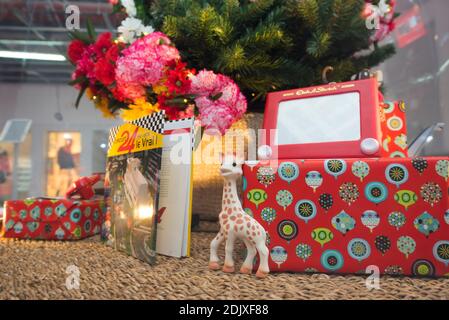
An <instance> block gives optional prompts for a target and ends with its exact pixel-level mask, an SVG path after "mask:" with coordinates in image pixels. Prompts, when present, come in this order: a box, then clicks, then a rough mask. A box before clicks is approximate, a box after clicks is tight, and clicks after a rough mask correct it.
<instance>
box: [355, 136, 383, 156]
mask: <svg viewBox="0 0 449 320" xmlns="http://www.w3.org/2000/svg"><path fill="white" fill-rule="evenodd" d="M379 148H380V144H379V141H377V140H376V139H374V138H366V139H363V140H362V142H361V143H360V149H362V152H363V153H364V154H366V155H373V154H375V153H376V152H377V151H379Z"/></svg>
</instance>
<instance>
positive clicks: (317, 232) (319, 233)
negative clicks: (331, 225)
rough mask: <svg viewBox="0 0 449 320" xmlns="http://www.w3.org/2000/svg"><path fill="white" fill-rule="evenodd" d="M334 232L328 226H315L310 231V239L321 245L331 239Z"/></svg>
mask: <svg viewBox="0 0 449 320" xmlns="http://www.w3.org/2000/svg"><path fill="white" fill-rule="evenodd" d="M333 238H334V234H333V233H332V231H330V230H329V229H328V228H315V229H313V231H312V239H313V240H315V241H316V242H318V243H319V244H320V245H321V246H324V245H325V244H326V243H328V242H329V241H331V240H332V239H333Z"/></svg>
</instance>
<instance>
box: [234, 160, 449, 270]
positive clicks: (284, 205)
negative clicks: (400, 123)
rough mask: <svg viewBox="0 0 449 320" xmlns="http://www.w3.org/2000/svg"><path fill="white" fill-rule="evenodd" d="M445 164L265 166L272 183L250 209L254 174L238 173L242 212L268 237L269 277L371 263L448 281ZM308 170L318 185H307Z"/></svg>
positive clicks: (307, 162) (375, 162)
mask: <svg viewBox="0 0 449 320" xmlns="http://www.w3.org/2000/svg"><path fill="white" fill-rule="evenodd" d="M446 161H447V160H446V158H441V157H426V158H417V159H407V158H380V159H374V158H372V159H371V158H367V159H363V161H362V160H361V159H344V160H343V159H323V160H309V159H306V160H286V161H282V160H279V162H278V163H277V164H276V163H271V164H267V163H265V164H263V165H262V164H261V165H260V166H264V167H265V168H266V167H270V168H271V170H269V171H270V172H273V173H275V177H274V179H272V183H271V184H270V185H269V186H267V188H264V191H265V192H266V199H265V201H264V202H263V203H259V204H258V205H257V206H256V204H255V203H254V202H251V200H248V196H247V195H248V194H249V193H251V192H252V191H251V190H255V189H260V186H261V185H260V182H259V180H258V177H257V175H256V174H255V172H257V170H253V171H251V170H250V168H249V167H244V175H245V178H246V183H247V189H246V191H245V194H244V197H243V198H244V199H246V200H245V204H244V207H245V208H248V210H251V211H252V212H253V213H254V217H255V218H256V219H257V220H258V221H259V222H260V223H261V224H262V226H263V227H264V228H265V229H266V230H267V232H268V234H269V238H270V243H269V249H270V250H273V248H275V250H274V251H272V256H273V257H274V260H275V261H274V260H273V259H272V258H270V267H271V268H272V270H273V271H279V272H281V271H293V272H295V271H296V272H305V271H306V270H316V272H325V273H365V270H366V268H367V267H368V266H370V265H375V266H377V267H379V269H380V271H381V273H384V274H390V275H401V274H402V275H414V276H425V277H429V276H449V201H448V182H447V181H446V180H447V175H446V174H444V172H445V167H446V163H447V162H446ZM283 162H286V163H287V165H283ZM292 163H293V164H294V165H292ZM279 168H290V169H292V168H294V170H293V171H294V174H293V173H292V172H293V171H291V172H290V171H289V172H290V173H291V174H290V175H288V176H286V175H285V173H284V170H279ZM346 168H349V169H348V170H346ZM368 168H369V169H368ZM351 169H352V170H351ZM310 172H312V173H313V177H316V178H319V179H318V180H316V181H315V179H313V181H312V179H311V174H309V175H308V176H307V174H308V173H310ZM318 181H319V183H318ZM311 186H314V187H315V188H312V187H311ZM250 198H251V197H250ZM266 208H268V209H266ZM273 212H276V217H275V218H274V219H273V214H272V213H273ZM268 213H269V214H268ZM320 236H321V237H320ZM280 248H282V250H281V249H280ZM270 252H271V251H270Z"/></svg>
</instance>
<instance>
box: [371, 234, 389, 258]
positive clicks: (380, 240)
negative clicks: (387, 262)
mask: <svg viewBox="0 0 449 320" xmlns="http://www.w3.org/2000/svg"><path fill="white" fill-rule="evenodd" d="M374 245H375V246H376V249H377V250H379V251H380V252H381V253H382V255H384V254H385V253H387V251H388V250H390V248H391V241H390V239H388V237H386V236H377V237H376V239H375V240H374Z"/></svg>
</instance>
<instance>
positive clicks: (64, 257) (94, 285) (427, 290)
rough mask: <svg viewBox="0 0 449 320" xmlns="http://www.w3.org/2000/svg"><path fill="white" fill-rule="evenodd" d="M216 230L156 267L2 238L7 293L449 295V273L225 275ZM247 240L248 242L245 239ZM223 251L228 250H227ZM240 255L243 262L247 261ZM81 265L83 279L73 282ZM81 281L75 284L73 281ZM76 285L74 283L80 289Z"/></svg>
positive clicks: (89, 249) (1, 279) (88, 244)
mask: <svg viewBox="0 0 449 320" xmlns="http://www.w3.org/2000/svg"><path fill="white" fill-rule="evenodd" d="M213 236H214V233H208V232H195V233H193V235H192V256H191V257H190V258H184V259H176V258H170V257H164V256H158V263H157V265H156V266H149V265H147V264H145V263H143V262H140V261H139V260H136V259H134V258H132V257H129V256H126V255H124V254H122V253H120V252H116V251H114V250H113V249H111V248H109V247H106V246H104V245H102V244H101V243H100V241H99V239H98V237H97V238H91V239H88V240H84V241H79V242H47V241H29V240H27V241H23V240H7V239H0V299H449V279H412V278H404V277H400V278H394V277H382V278H381V280H380V289H377V290H368V289H367V288H366V286H365V277H363V276H328V275H324V274H314V275H311V274H288V273H284V274H270V276H269V277H268V278H266V279H263V280H260V279H256V278H255V276H254V275H241V274H238V273H236V274H225V273H223V272H221V271H217V272H213V271H209V270H208V269H207V261H208V254H209V242H210V240H211V239H212V237H213ZM240 247H241V245H240ZM222 256H223V252H222ZM242 260H243V259H242V257H241V256H240V255H239V254H236V266H237V267H239V266H240V264H241V263H242ZM73 266H76V267H77V268H78V270H79V279H80V281H79V288H78V289H77V288H76V282H71V281H68V282H69V287H70V288H72V289H68V288H67V286H66V281H67V280H68V279H69V280H70V277H72V276H73V275H74V272H75V273H76V271H74V270H75V269H73ZM74 283H75V285H73V284H74ZM73 287H75V288H73Z"/></svg>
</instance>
